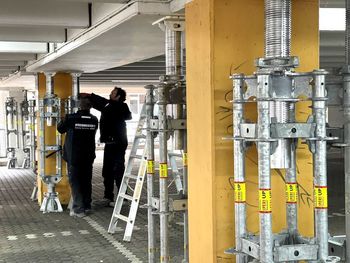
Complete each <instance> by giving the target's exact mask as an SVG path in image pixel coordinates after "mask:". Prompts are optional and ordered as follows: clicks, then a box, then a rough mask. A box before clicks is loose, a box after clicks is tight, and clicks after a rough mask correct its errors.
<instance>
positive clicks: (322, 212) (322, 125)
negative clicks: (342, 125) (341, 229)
mask: <svg viewBox="0 0 350 263" xmlns="http://www.w3.org/2000/svg"><path fill="white" fill-rule="evenodd" d="M313 74H314V85H313V102H312V112H313V115H314V118H315V123H316V132H315V135H316V141H315V153H314V154H313V159H314V162H313V167H314V199H315V232H316V242H317V244H318V245H319V248H318V255H319V260H321V261H326V260H327V258H328V209H327V206H328V205H327V204H328V200H327V154H326V147H327V142H326V101H325V100H326V89H325V74H326V72H325V71H324V70H318V71H317V70H315V71H313Z"/></svg>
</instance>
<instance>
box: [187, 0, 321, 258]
mask: <svg viewBox="0 0 350 263" xmlns="http://www.w3.org/2000/svg"><path fill="white" fill-rule="evenodd" d="M292 4H293V10H292V25H293V26H292V52H291V53H292V54H291V55H293V56H294V55H297V56H299V57H300V61H301V66H300V67H299V68H298V71H312V70H313V69H314V68H318V63H319V61H318V57H319V54H318V50H319V47H318V45H319V42H318V41H319V40H318V0H310V1H303V0H293V1H292ZM305 17H307V18H308V19H307V20H305ZM186 54H187V55H186V59H187V68H186V72H187V106H188V111H187V114H188V117H187V118H188V122H187V123H188V156H189V157H188V158H189V183H188V185H189V204H188V206H189V235H190V262H234V259H233V258H234V257H232V256H229V255H225V254H224V250H225V249H227V248H229V247H232V246H233V245H234V244H233V242H234V228H233V227H234V218H233V207H234V199H233V190H232V188H231V186H230V184H229V181H228V180H229V177H232V176H233V158H232V154H233V150H232V145H233V144H232V141H229V140H228V141H227V140H223V139H222V138H223V137H225V136H230V135H231V133H230V131H232V129H230V125H232V120H231V116H228V117H226V118H224V117H225V116H226V115H229V113H227V112H225V111H223V110H222V109H221V108H220V107H221V106H223V107H228V108H232V105H231V104H230V103H229V102H228V101H229V100H230V99H231V98H232V96H231V95H232V94H229V95H228V96H227V100H225V94H226V93H227V92H230V91H231V90H232V82H231V81H230V80H229V75H230V73H244V74H252V73H253V72H254V71H255V67H254V59H255V58H257V57H263V56H264V1H262V0H235V1H232V0H223V1H214V0H200V1H199V0H194V1H192V2H190V3H189V4H187V6H186ZM309 105H310V104H309V103H303V104H299V105H298V107H297V119H298V121H301V120H304V121H305V120H306V118H307V116H308V115H309V114H310V109H309V108H308V106H309ZM246 117H247V118H248V119H249V120H250V121H254V122H256V105H255V104H253V103H252V104H251V105H249V106H248V107H246ZM228 131H229V132H228ZM247 155H248V156H247V159H246V166H247V167H246V172H247V203H248V204H249V205H248V217H247V228H248V231H249V232H257V231H258V228H259V226H258V216H259V215H258V209H257V206H258V189H257V153H256V148H255V146H253V147H251V148H249V150H248V154H247ZM297 158H299V160H298V164H297V170H298V182H299V183H300V185H301V186H302V189H301V188H300V189H299V190H300V193H303V196H302V199H299V215H302V216H299V229H300V230H301V233H302V234H303V235H306V236H307V235H312V234H313V204H312V199H313V197H312V195H313V191H312V184H313V180H312V156H311V154H310V152H309V151H308V148H307V146H306V145H299V148H298V150H297ZM281 176H284V174H281V173H280V172H279V171H273V173H272V189H273V190H272V210H273V231H274V232H278V231H280V230H281V229H283V228H285V227H286V219H285V218H286V216H285V198H284V196H285V192H284V182H283V180H282V179H281Z"/></svg>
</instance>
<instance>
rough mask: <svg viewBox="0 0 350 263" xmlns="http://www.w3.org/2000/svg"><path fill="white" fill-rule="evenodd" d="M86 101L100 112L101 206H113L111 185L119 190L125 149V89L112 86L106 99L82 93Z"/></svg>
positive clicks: (126, 141) (128, 114) (126, 144)
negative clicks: (87, 98)
mask: <svg viewBox="0 0 350 263" xmlns="http://www.w3.org/2000/svg"><path fill="white" fill-rule="evenodd" d="M82 95H83V96H87V97H89V98H90V100H91V103H92V107H93V108H95V109H96V110H99V111H100V112H101V119H100V133H101V138H100V141H101V142H102V143H105V148H104V155H103V168H102V176H103V184H104V187H105V191H104V200H103V201H102V202H103V203H104V204H105V205H109V206H113V202H114V182H115V185H116V186H117V188H118V189H119V188H120V184H121V181H122V179H123V174H124V169H125V165H124V163H125V151H126V148H127V146H128V138H127V131H126V123H125V121H126V120H131V112H130V110H129V107H128V105H127V104H126V103H125V102H124V101H125V99H126V92H125V90H123V89H121V88H118V87H115V88H114V89H113V90H112V92H111V94H110V95H109V98H110V99H109V100H108V99H105V98H103V97H101V96H98V95H96V94H94V93H92V94H91V95H90V94H82Z"/></svg>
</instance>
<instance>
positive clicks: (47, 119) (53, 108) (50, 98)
mask: <svg viewBox="0 0 350 263" xmlns="http://www.w3.org/2000/svg"><path fill="white" fill-rule="evenodd" d="M45 75H46V94H45V96H44V98H43V99H40V100H39V117H40V122H39V135H38V137H39V141H40V148H39V152H40V171H39V175H40V177H41V180H42V181H43V182H44V183H45V184H46V186H47V192H46V193H45V194H44V199H43V202H42V205H41V207H40V211H42V212H44V213H48V212H62V211H63V210H62V206H61V203H60V201H59V199H58V193H57V192H55V187H56V184H57V183H58V182H59V181H60V180H61V179H62V157H61V154H60V151H61V142H62V141H61V134H60V133H59V132H56V142H55V144H54V145H48V144H47V143H46V140H45V130H46V127H49V126H57V123H58V121H59V120H60V118H61V100H60V98H58V97H57V96H56V95H55V94H54V88H53V76H54V74H53V73H45ZM55 130H57V128H56V129H55ZM53 154H55V155H56V172H55V174H53V175H49V174H47V173H46V170H45V160H46V158H49V157H50V156H52V155H53Z"/></svg>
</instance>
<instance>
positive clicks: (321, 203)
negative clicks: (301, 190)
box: [314, 186, 328, 209]
mask: <svg viewBox="0 0 350 263" xmlns="http://www.w3.org/2000/svg"><path fill="white" fill-rule="evenodd" d="M314 205H315V208H317V209H327V208H328V194H327V186H315V187H314Z"/></svg>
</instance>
